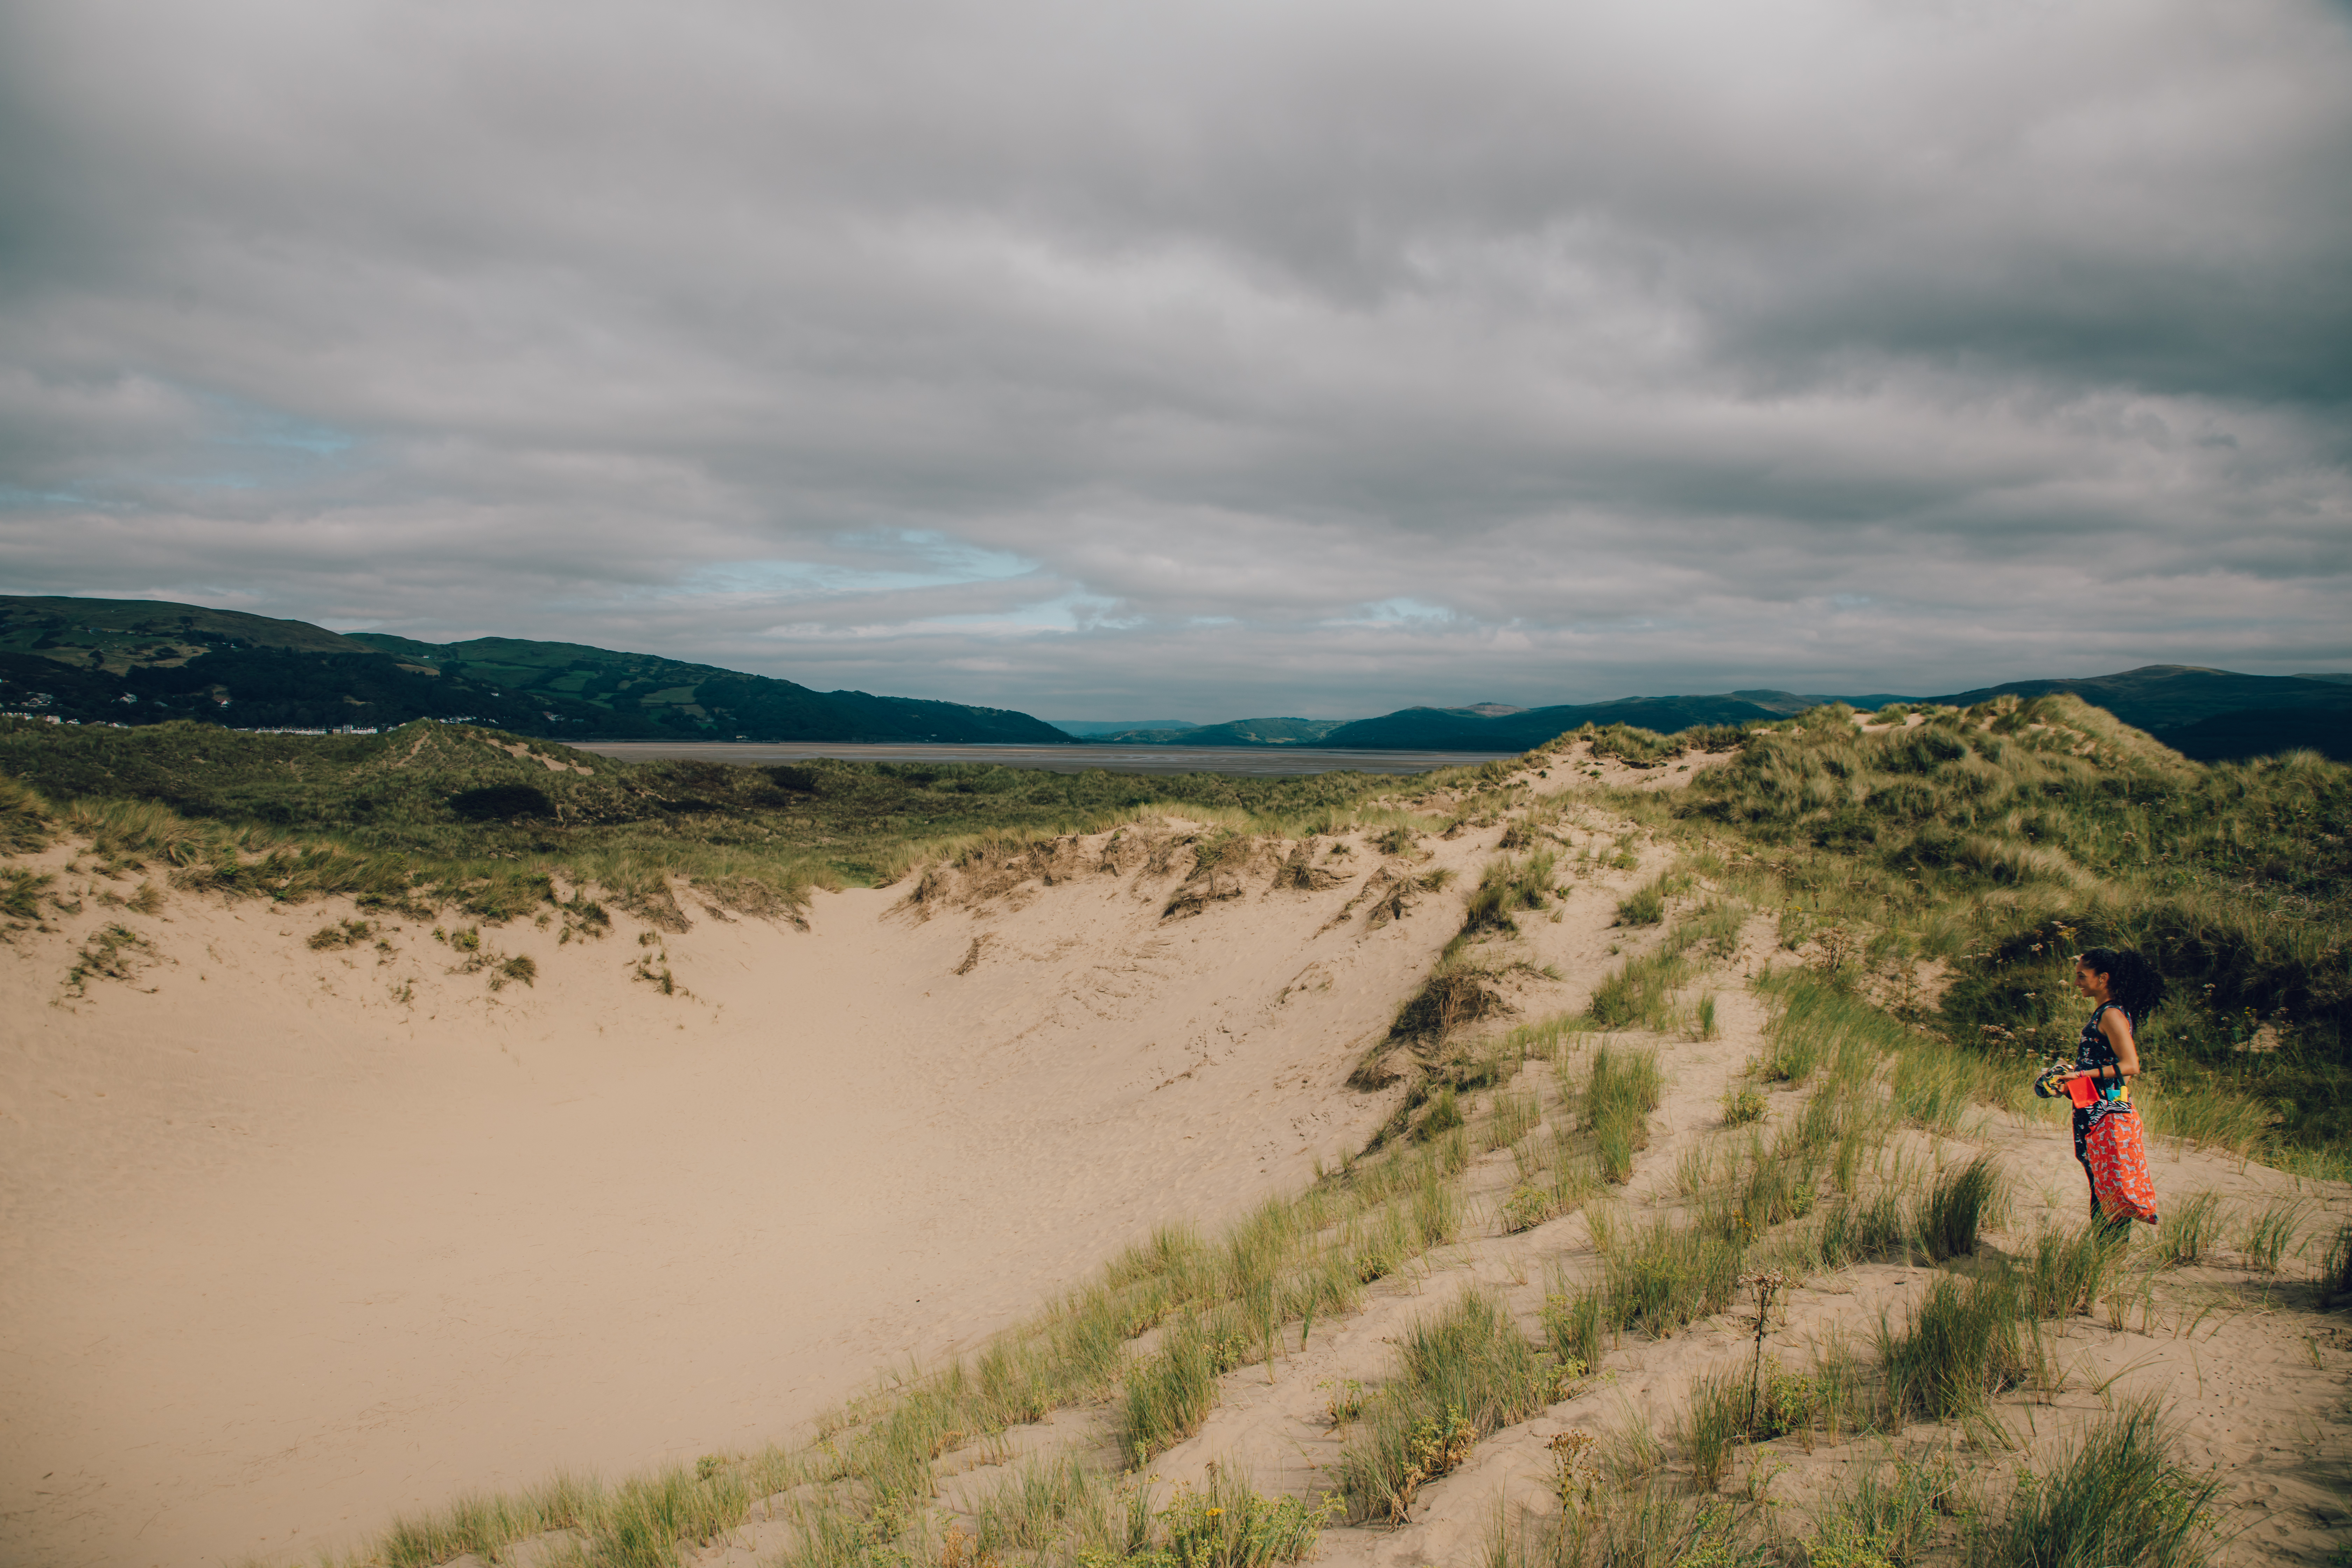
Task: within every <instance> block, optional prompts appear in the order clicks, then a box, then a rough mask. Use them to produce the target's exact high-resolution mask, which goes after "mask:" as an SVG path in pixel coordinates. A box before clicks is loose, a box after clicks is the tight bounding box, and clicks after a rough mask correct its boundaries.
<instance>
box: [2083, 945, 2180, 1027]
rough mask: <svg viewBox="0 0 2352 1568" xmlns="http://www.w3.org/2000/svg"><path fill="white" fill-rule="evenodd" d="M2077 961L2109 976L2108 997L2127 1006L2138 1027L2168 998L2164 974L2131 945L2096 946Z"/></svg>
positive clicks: (2089, 968)
mask: <svg viewBox="0 0 2352 1568" xmlns="http://www.w3.org/2000/svg"><path fill="white" fill-rule="evenodd" d="M2074 962H2075V963H2079V964H2081V965H2082V966H2083V967H2084V968H2085V969H2087V970H2089V971H2090V972H2091V973H2094V974H2104V975H2105V976H2106V977H2107V999H2108V1000H2109V1001H2111V1002H2113V1003H2115V1005H2116V1006H2118V1007H2121V1008H2122V1009H2123V1010H2124V1016H2126V1017H2128V1018H2129V1019H2130V1020H2131V1021H2132V1026H2133V1027H2135V1028H2137V1027H2138V1026H2139V1025H2140V1024H2141V1023H2143V1022H2145V1021H2146V1019H2147V1016H2148V1015H2149V1014H2150V1013H2153V1012H2154V1011H2156V1005H2157V1004H2158V1002H2161V1001H2163V1000H2164V976H2163V975H2161V974H2158V973H2157V972H2156V968H2155V966H2154V965H2153V964H2151V963H2148V961H2147V959H2145V958H2142V957H2141V956H2140V955H2139V954H2138V953H2137V952H2133V951H2132V950H2131V949H2129V948H2127V947H2122V948H2117V947H2095V948H2093V949H2091V950H2090V951H2089V952H2085V953H2084V954H2083V955H2082V956H2081V957H2079V958H2077V959H2076V960H2075V961H2074Z"/></svg>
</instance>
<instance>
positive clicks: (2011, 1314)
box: [1879, 1276, 2028, 1420]
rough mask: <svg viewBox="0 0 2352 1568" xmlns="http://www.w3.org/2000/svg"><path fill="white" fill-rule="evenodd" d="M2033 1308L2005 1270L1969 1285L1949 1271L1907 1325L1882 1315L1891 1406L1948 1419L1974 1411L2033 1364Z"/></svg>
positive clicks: (1881, 1355) (1883, 1357) (1931, 1288)
mask: <svg viewBox="0 0 2352 1568" xmlns="http://www.w3.org/2000/svg"><path fill="white" fill-rule="evenodd" d="M2026 1316H2027V1308H2026V1306H2025V1303H2024V1302H2023V1301H2022V1300H2021V1298H2020V1296H2019V1293H2018V1290H2017V1288H2016V1287H2015V1286H2014V1285H2013V1284H2011V1282H2010V1281H2009V1280H2008V1279H2004V1278H2001V1277H1999V1276H1993V1277H1989V1278H1981V1279H1971V1280H1969V1282H1968V1283H1967V1284H1966V1285H1962V1284H1961V1283H1960V1282H1959V1281H1958V1280H1956V1279H1952V1278H1950V1277H1949V1276H1945V1277H1942V1278H1939V1279H1937V1280H1936V1281H1935V1283H1933V1284H1932V1285H1930V1286H1928V1288H1927V1299H1926V1300H1924V1301H1922V1302H1921V1303H1920V1304H1919V1308H1918V1310H1917V1311H1916V1313H1914V1314H1913V1316H1912V1320H1911V1323H1910V1326H1909V1327H1908V1328H1906V1329H1905V1330H1904V1331H1902V1332H1900V1333H1895V1332H1894V1331H1890V1330H1889V1329H1888V1328H1887V1326H1886V1324H1885V1321H1881V1322H1880V1324H1879V1363H1880V1366H1881V1368H1882V1369H1883V1370H1884V1372H1885V1378H1886V1398H1887V1404H1888V1405H1889V1407H1890V1409H1892V1410H1893V1411H1894V1412H1895V1413H1896V1414H1897V1415H1903V1414H1916V1415H1927V1416H1933V1417H1935V1418H1936V1419H1937V1420H1950V1419H1952V1418H1954V1417H1957V1416H1960V1415H1970V1414H1973V1413H1974V1412H1976V1411H1977V1410H1979V1409H1980V1408H1982V1407H1983V1405H1984V1402H1985V1400H1986V1399H1987V1398H1988V1397H1990V1395H1992V1394H1998V1393H2000V1391H2001V1390H2003V1389H2006V1388H2012V1387H2014V1386H2016V1385H2017V1384H2019V1383H2020V1382H2021V1381H2022V1380H2023V1378H2024V1376H2025V1373H2026V1371H2027V1364H2028V1363H2027V1361H2026V1352H2025V1342H2024V1331H2023V1325H2024V1322H2025V1321H2026Z"/></svg>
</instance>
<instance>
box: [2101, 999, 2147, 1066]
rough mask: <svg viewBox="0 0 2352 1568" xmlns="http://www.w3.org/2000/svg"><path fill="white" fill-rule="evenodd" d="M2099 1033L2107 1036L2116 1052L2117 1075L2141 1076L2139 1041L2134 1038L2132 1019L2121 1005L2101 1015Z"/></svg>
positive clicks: (2108, 1042)
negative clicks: (2126, 1014)
mask: <svg viewBox="0 0 2352 1568" xmlns="http://www.w3.org/2000/svg"><path fill="white" fill-rule="evenodd" d="M2099 1033H2101V1034H2103V1035H2105V1036H2106V1037H2107V1044H2108V1045H2109V1046H2110V1047H2114V1050H2115V1053H2116V1077H2117V1078H2137V1077H2138V1076H2139V1042H2138V1041H2137V1040H2135V1039H2133V1038H2132V1026H2131V1019H2129V1018H2128V1017H2126V1016H2125V1015H2124V1010H2123V1009H2122V1008H2121V1007H2110V1008H2108V1009H2107V1010H2106V1011H2105V1012H2104V1013H2102V1014H2100V1015H2099Z"/></svg>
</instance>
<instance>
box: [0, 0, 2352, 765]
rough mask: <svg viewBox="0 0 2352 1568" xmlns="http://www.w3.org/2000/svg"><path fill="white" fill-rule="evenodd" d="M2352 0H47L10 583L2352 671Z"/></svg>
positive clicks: (1212, 694)
mask: <svg viewBox="0 0 2352 1568" xmlns="http://www.w3.org/2000/svg"><path fill="white" fill-rule="evenodd" d="M2348 176H2352V12H2347V9H2346V8H2345V7H2344V6H2342V5H2336V4H2330V3H2325V0H2304V3H2292V0H2242V3H2241V4H2235V5H2229V6H2224V7H2214V6H2209V5H2192V4H2188V3H2186V0H2152V3H2133V4H2125V3H2122V0H2089V3H2084V4H2064V3H2060V0H1883V3H1877V4H1865V3H1861V0H1843V3H1835V0H1812V3H1799V4H1793V5H1783V6H1773V7H1759V6H1753V5H1731V4H1725V3H1722V0H1706V3H1700V0H1679V3H1677V0H1665V3H1662V4H1655V5H1642V6H1638V7H1636V6H1618V7H1597V6H1560V5H1533V4H1500V3H1472V4H1455V5H1444V6H1440V5H1378V4H1362V3H1357V4H1350V5H1335V4H1329V3H1328V0H1327V3H1313V0H1310V3H1305V4H1299V5H1285V6H1266V5H1213V4H1204V5H1192V6H1185V7H1174V8H1161V9H1160V10H1158V11H1146V10H1144V9H1141V8H1129V7H1118V6H1105V5H1099V4H1090V5H1076V4H1069V5H1051V4H1024V3H1021V0H1000V3H997V4H992V5H984V6H983V5H952V4H943V3H938V0H920V3H900V4H887V3H886V4H877V5H861V6H844V5H827V6H817V5H793V4H782V5H778V4H765V5H748V4H747V5H733V4H709V3H701V4H696V3H685V4H672V5H660V6H654V5H643V4H637V5H610V4H607V5H598V4H593V3H586V4H583V3H580V0H567V3H566V4H562V5H555V4H541V3H537V0H519V3H516V4H509V5H482V6H425V5H413V4H401V5H391V4H373V5H370V4H349V3H346V4H335V3H326V4H319V3H311V4H304V5H293V4H287V3H279V0H222V3H220V4H216V5H207V6H204V7H189V6H175V5H163V4H161V3H159V0H74V3H73V4H70V5H68V4H64V3H62V0H29V3H27V4H23V5H16V6H13V7H10V8H9V9H8V11H7V13H6V15H5V19H0V202H5V226H0V582H5V584H6V585H7V586H8V587H10V588H12V589H14V590H15V591H19V592H45V593H59V592H62V593H85V594H96V595H152V596H157V597H168V598H184V599H191V600H196V601H200V602H204V603H209V604H216V605H227V606H231V607H247V608H253V609H257V610H261V611H263V612H265V613H269V614H276V615H287V616H303V617H306V618H310V619H315V620H319V621H321V622H324V623H326V624H329V625H332V626H342V627H346V628H358V627H362V626H373V627H381V628H384V629H393V630H400V631H404V632H407V633H410V634H412V635H416V636H423V637H462V636H471V635H479V634H482V633H488V632H496V633H502V634H508V635H517V636H537V637H559V638H565V639H572V640H581V641H589V642H596V643H601V644H604V645H606V646H615V647H639V648H646V649H649V650H653V651H659V652H665V653H670V654H673V655H677V656H680V657H687V658H701V659H706V660H709V661H711V662H716V663H722V664H730V665H732V666H735V667H738V668H752V669H759V670H764V671H768V672H771V673H775V674H781V675H785V676H789V677H791V678H793V679H799V680H802V681H804V682H807V683H809V684H812V685H816V686H819V687H833V686H841V685H856V686H864V687H866V688H868V689H881V690H891V691H901V692H907V693H910V694H917V695H926V696H940V697H949V698H954V699H959V700H971V701H989V702H1002V703H1009V704H1013V705H1016V706H1022V707H1025V708H1028V709H1030V710H1033V711H1045V712H1049V713H1055V714H1058V715H1066V716H1076V715H1079V714H1089V713H1097V714H1101V715H1103V716H1110V717H1116V716H1118V715H1119V714H1121V713H1125V712H1137V713H1139V712H1141V711H1142V710H1146V709H1149V710H1152V711H1153V712H1155V713H1158V712H1171V711H1172V712H1190V713H1192V714H1193V715H1194V716H1196V717H1200V718H1203V719H1214V718H1219V717H1231V716H1234V715H1237V714H1241V713H1244V712H1268V711H1281V712H1315V713H1331V714H1350V713H1360V712H1366V711H1378V710H1384V709H1386V708H1390V707H1394V706H1400V705H1402V704H1403V703H1406V702H1411V701H1423V700H1437V701H1465V700H1477V699H1483V698H1495V699H1500V700H1518V701H1523V702H1536V701H1559V700H1579V699H1591V698H1597V697H1603V696H1609V695H1615V694H1622V693H1628V692H1634V691H1661V690H1694V689H1721V688H1722V687H1725V686H1729V685H1747V684H1758V683H1770V684H1785V685H1791V686H1797V687H1801V688H1803V689H1952V688H1955V687H1959V686H1967V685H1971V684H1977V683H1980V682H1982V681H1985V680H1989V679H2000V678H2004V677H2009V676H2014V675H2023V674H2060V673H2091V672H2095V671H2098V670H2105V669H2110V668H2120V667H2124V666H2126V665H2130V664H2137V663H2143V662H2149V661H2152V660H2159V659H2163V660H2179V661H2182V662H2200V663H2215V664H2223V665H2228V666H2231V667H2232V668H2245V669H2253V670H2261V671H2269V672H2284V671H2289V670H2295V669H2309V668H2341V667H2343V666H2345V665H2346V664H2347V662H2352V630H2347V628H2352V614H2347V610H2352V604H2347V598H2352V595H2347V586H2352V419H2347V412H2352V288H2347V286H2346V282H2345V280H2346V279H2347V278H2352V202H2347V200H2346V199H2345V193H2346V191H2347V188H2352V177H2348Z"/></svg>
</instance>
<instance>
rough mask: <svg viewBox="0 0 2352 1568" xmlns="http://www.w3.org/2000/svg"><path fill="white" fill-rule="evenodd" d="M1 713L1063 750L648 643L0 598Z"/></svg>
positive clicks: (928, 708)
mask: <svg viewBox="0 0 2352 1568" xmlns="http://www.w3.org/2000/svg"><path fill="white" fill-rule="evenodd" d="M0 710H11V711H16V712H21V713H29V714H33V715H35V716H37V717H50V718H57V719H60V720H70V721H75V722H79V723H85V724H87V723H93V722H101V723H118V724H131V725H141V724H152V723H156V722H160V721H164V720H171V719H192V720H195V721H200V722H204V723H210V724H222V725H227V726H230V727H232V728H236V729H242V730H274V729H289V730H384V729H391V728H394V727H395V726H397V725H400V724H404V723H407V722H408V721H411V720H415V719H441V720H446V721H471V722H477V723H482V724H488V725H492V726H495V727H497V728H499V729H501V730H507V731H512V732H514V733H516V734H523V735H547V736H554V737H559V738H562V739H564V740H592V739H595V740H614V739H635V740H665V739H667V740H722V741H733V740H750V741H844V742H854V741H885V742H994V743H998V744H1007V743H1012V744H1024V745H1066V744H1069V743H1071V742H1070V737H1069V736H1067V735H1066V734H1064V733H1063V732H1062V731H1058V730H1056V729H1055V728H1054V727H1053V726H1051V725H1049V724H1046V723H1044V722H1042V721H1038V720H1035V719H1033V718H1031V717H1030V716H1029V715H1028V714H1026V713H1018V712H1013V711H1011V710H1005V709H997V708H973V707H967V706H965V705H963V704H961V703H955V702H934V701H927V700H921V699H918V698H911V697H877V696H875V695H874V694H872V693H870V692H865V691H830V692H817V691H812V690H811V689H808V688H807V687H804V686H800V685H796V684H794V683H793V682H792V681H789V680H779V679H773V678H772V677H769V676H763V675H746V674H743V673H742V672H740V671H739V670H731V669H721V668H717V667H716V666H713V665H707V664H688V663H684V662H682V661H680V660H677V659H670V658H660V657H657V656H656V655H653V654H638V653H622V652H616V651H614V650H613V649H610V648H600V647H590V646H588V645H587V644H584V643H559V642H531V641H527V640H524V639H521V638H516V637H477V638H475V639H473V640H471V641H467V642H461V643H426V642H418V641H416V640H415V639H413V638H410V637H393V636H389V635H385V634H382V633H375V632H362V633H358V634H355V635H353V636H350V637H345V636H342V635H341V634H339V633H336V632H331V631H328V630H326V629H325V628H324V627H322V626H311V625H310V624H309V623H307V622H303V621H280V620H271V619H268V618H267V617H265V616H247V615H242V614H239V613H237V612H235V611H226V610H207V609H204V608H201V607H200V606H197V605H174V604H168V603H163V602H161V601H156V600H146V599H61V598H27V597H12V596H0Z"/></svg>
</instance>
